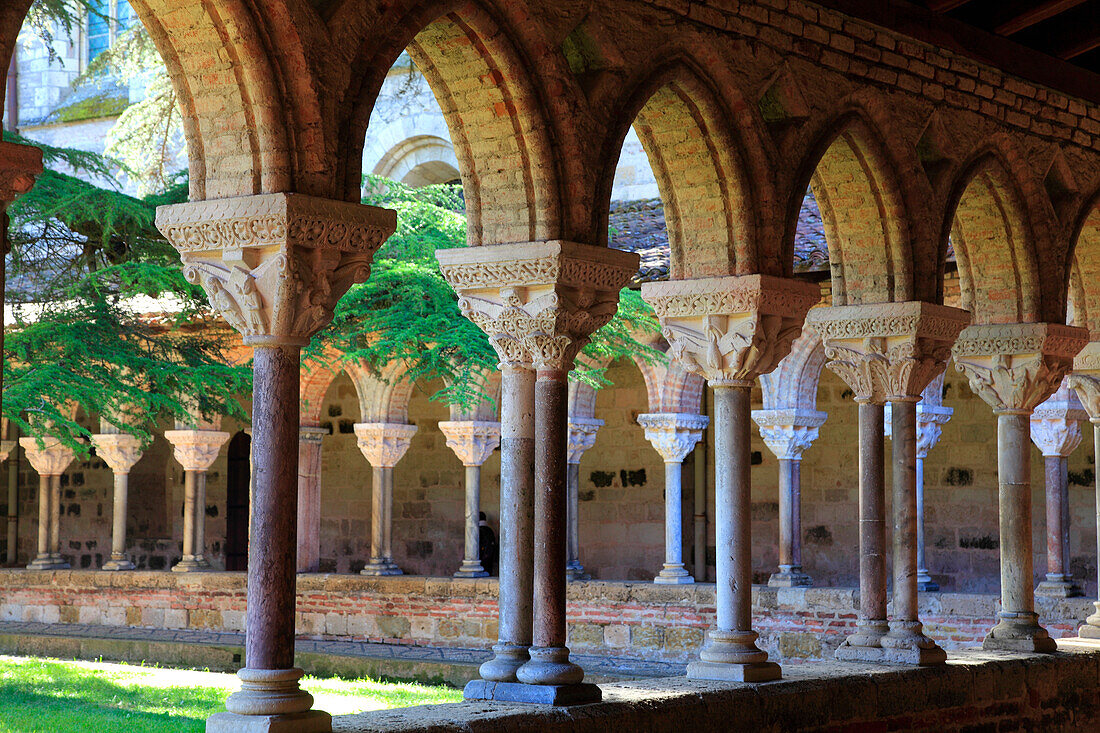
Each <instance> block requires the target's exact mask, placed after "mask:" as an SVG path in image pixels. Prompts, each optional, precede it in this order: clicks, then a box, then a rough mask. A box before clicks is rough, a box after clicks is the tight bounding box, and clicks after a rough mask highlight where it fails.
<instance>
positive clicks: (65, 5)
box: [27, 0, 105, 61]
mask: <svg viewBox="0 0 1100 733" xmlns="http://www.w3.org/2000/svg"><path fill="white" fill-rule="evenodd" d="M89 13H91V14H95V15H98V16H100V17H101V18H102V17H105V16H104V15H103V13H102V12H101V11H100V10H98V9H97V8H96V6H95V5H94V4H93V3H92V2H90V0H34V3H32V4H31V8H30V11H29V12H28V13H27V25H28V26H29V27H30V29H31V30H32V31H33V32H34V33H35V34H36V35H37V36H38V37H39V39H41V41H42V42H43V43H44V44H45V46H46V49H47V51H48V53H49V55H50V60H51V61H52V60H53V59H54V58H55V55H54V50H53V42H54V28H60V29H61V30H62V31H64V35H66V36H68V37H69V38H72V37H73V32H74V31H75V30H76V29H77V28H79V27H80V24H81V23H82V22H83V20H84V18H86V17H87V16H88V14H89Z"/></svg>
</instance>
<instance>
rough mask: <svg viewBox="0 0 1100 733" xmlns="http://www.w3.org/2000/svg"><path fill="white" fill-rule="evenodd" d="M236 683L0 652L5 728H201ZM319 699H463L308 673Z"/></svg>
mask: <svg viewBox="0 0 1100 733" xmlns="http://www.w3.org/2000/svg"><path fill="white" fill-rule="evenodd" d="M238 687H239V684H238V682H237V678H236V676H234V675H231V674H220V673H217V672H198V671H191V670H178V669H167V668H163V667H148V666H138V665H129V664H109V663H105V662H79V661H77V662H73V661H64V660H59V659H39V658H34V657H8V656H0V733H38V732H41V733H69V732H70V731H72V733H78V732H79V733H84V732H85V731H94V732H95V733H116V732H117V733H132V732H133V731H143V733H144V732H148V733H161V732H162V731H163V733H169V731H171V733H178V732H180V731H196V733H198V732H199V731H202V730H203V729H204V727H205V720H206V718H207V716H209V715H211V714H213V713H216V712H218V711H220V710H224V709H225V698H226V696H227V695H228V694H229V693H230V692H233V691H234V690H236V689H237V688H238ZM302 687H303V688H305V689H306V690H308V691H309V692H310V693H311V694H312V695H313V696H314V698H315V699H316V704H315V707H316V708H318V709H320V710H324V711H326V712H329V713H332V714H333V715H345V714H348V713H358V712H363V711H366V710H381V709H383V708H397V707H405V706H407V705H423V704H430V703H440V702H458V701H459V700H461V699H462V693H461V692H460V691H459V690H455V689H452V688H449V687H442V686H440V687H431V686H427V685H420V684H415V683H395V682H378V681H376V680H370V679H358V680H343V679H339V678H327V679H318V678H315V677H305V678H304V679H303V680H302Z"/></svg>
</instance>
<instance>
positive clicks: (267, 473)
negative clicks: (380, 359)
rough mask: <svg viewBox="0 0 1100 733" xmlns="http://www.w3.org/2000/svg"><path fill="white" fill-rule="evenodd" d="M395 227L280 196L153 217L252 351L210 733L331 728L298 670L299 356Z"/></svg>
mask: <svg viewBox="0 0 1100 733" xmlns="http://www.w3.org/2000/svg"><path fill="white" fill-rule="evenodd" d="M396 224H397V219H396V215H395V214H394V212H392V211H384V210H381V209H375V208H373V207H369V206H362V205H360V204H353V203H348V202H344V201H332V200H327V199H319V198H315V197H312V196H305V195H302V194H287V193H275V194H264V195H257V196H246V197H241V198H231V199H219V200H214V201H199V202H192V203H188V204H180V205H176V206H166V207H161V208H160V209H158V211H157V227H158V228H159V229H160V230H161V232H162V233H163V234H164V235H165V237H166V238H167V239H168V241H169V242H170V243H171V244H172V246H174V247H175V248H176V249H177V250H179V252H180V254H181V256H182V259H183V272H184V276H185V277H186V278H187V279H188V280H189V281H190V282H192V283H196V284H199V285H201V286H202V288H203V289H204V290H205V291H206V294H207V296H208V297H209V298H210V303H211V304H212V305H213V306H214V307H215V308H216V309H217V310H218V311H219V312H220V313H221V314H222V316H223V317H224V318H225V319H226V320H227V321H228V322H229V324H230V325H231V326H232V327H233V328H234V329H236V330H237V331H238V332H240V334H241V335H242V337H243V341H244V344H245V345H246V346H251V347H253V375H254V379H253V390H252V426H253V432H252V437H253V440H252V467H253V470H252V501H251V507H250V512H251V521H250V523H249V542H248V600H247V611H246V617H245V627H246V635H245V637H246V638H245V663H246V667H245V668H244V669H242V670H241V671H240V672H239V673H238V676H239V677H240V679H241V690H240V691H239V692H235V693H233V694H232V695H230V697H229V699H228V700H227V702H226V708H227V709H228V711H229V712H228V713H217V714H215V715H214V716H212V717H211V718H210V719H209V720H208V721H207V727H206V730H207V733H222V732H223V731H241V730H253V731H275V730H293V731H295V732H296V733H327V732H328V731H331V730H332V718H331V717H330V716H329V715H328V714H327V713H323V712H320V711H313V710H311V707H312V706H313V697H312V696H311V695H309V694H308V693H306V692H304V691H302V690H301V689H300V688H299V686H298V680H299V678H300V677H301V676H302V671H301V670H300V669H297V668H295V667H294V605H295V569H296V565H297V563H296V559H295V555H296V550H297V544H298V543H297V536H296V535H297V523H296V518H295V515H296V513H297V509H298V427H299V424H300V420H299V417H300V415H299V397H300V394H299V388H298V387H299V377H300V370H301V349H302V347H303V346H305V345H306V344H308V343H309V340H310V338H311V337H312V336H313V334H315V333H316V332H317V331H319V330H320V329H321V328H323V327H324V326H325V325H327V324H328V323H329V322H330V321H331V320H332V309H333V308H335V306H336V302H337V301H338V300H339V299H340V297H341V296H342V295H343V294H344V293H346V292H347V290H348V288H349V287H351V286H352V285H353V284H354V283H357V282H362V281H363V280H365V279H366V278H367V276H368V275H369V274H370V262H371V258H372V257H373V256H374V253H375V252H376V251H377V249H378V248H379V247H380V246H381V244H382V242H383V241H384V240H385V239H386V237H388V236H389V235H390V234H391V233H392V232H393V231H394V229H395V227H396Z"/></svg>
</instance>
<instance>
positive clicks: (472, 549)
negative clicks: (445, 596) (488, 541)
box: [455, 466, 489, 578]
mask: <svg viewBox="0 0 1100 733" xmlns="http://www.w3.org/2000/svg"><path fill="white" fill-rule="evenodd" d="M480 514H481V466H466V537H465V542H464V543H463V550H464V551H463V558H462V567H460V568H459V570H458V572H456V573H455V577H456V578H484V577H486V576H488V575H489V573H488V572H487V569H486V568H484V567H482V565H481V535H480V532H481V529H480V527H479V525H478V519H479V515H480Z"/></svg>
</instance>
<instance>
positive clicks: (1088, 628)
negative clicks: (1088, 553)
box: [1069, 341, 1100, 639]
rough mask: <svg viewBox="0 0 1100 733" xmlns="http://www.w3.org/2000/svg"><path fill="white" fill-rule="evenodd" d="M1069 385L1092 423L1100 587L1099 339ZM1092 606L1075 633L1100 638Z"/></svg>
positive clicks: (1082, 356) (1099, 608)
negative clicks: (1091, 610)
mask: <svg viewBox="0 0 1100 733" xmlns="http://www.w3.org/2000/svg"><path fill="white" fill-rule="evenodd" d="M1069 386H1070V387H1071V388H1072V389H1073V391H1074V392H1075V393H1076V394H1077V397H1078V399H1080V401H1081V405H1082V406H1083V407H1084V408H1085V412H1086V413H1088V416H1089V422H1091V423H1092V450H1093V453H1092V455H1093V466H1094V473H1095V475H1096V492H1095V493H1096V497H1095V500H1096V557H1097V560H1098V565H1097V582H1096V587H1097V588H1098V589H1100V341H1090V342H1089V343H1088V344H1087V345H1086V346H1085V348H1083V349H1082V350H1081V352H1080V353H1079V354H1077V357H1076V358H1075V359H1074V360H1073V373H1072V374H1070V375H1069ZM1093 606H1094V607H1095V610H1094V611H1093V613H1092V614H1090V615H1089V617H1088V618H1086V619H1085V623H1084V624H1082V625H1081V626H1080V628H1078V630H1077V633H1078V635H1079V636H1083V637H1085V638H1087V639H1100V600H1097V601H1096V602H1094V603H1093Z"/></svg>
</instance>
